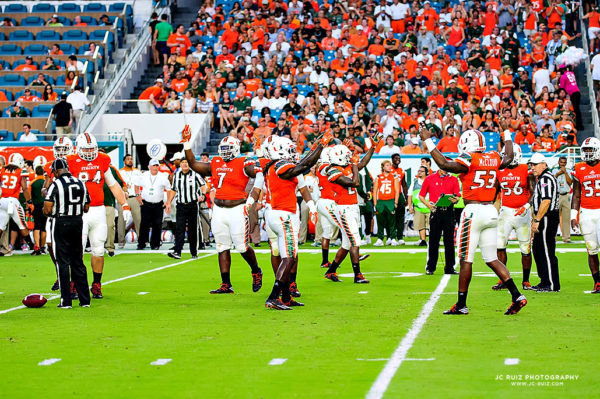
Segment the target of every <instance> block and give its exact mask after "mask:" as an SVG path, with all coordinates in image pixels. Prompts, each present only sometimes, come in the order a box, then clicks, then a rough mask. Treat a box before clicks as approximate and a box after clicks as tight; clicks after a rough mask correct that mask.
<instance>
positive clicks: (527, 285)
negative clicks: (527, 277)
mask: <svg viewBox="0 0 600 399" xmlns="http://www.w3.org/2000/svg"><path fill="white" fill-rule="evenodd" d="M521 286H522V287H523V289H524V290H525V291H531V290H532V289H533V288H531V283H530V282H529V281H523V284H521Z"/></svg>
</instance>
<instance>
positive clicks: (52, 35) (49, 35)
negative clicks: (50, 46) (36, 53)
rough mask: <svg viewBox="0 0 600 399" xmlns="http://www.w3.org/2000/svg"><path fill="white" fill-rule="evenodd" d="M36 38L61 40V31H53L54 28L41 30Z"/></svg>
mask: <svg viewBox="0 0 600 399" xmlns="http://www.w3.org/2000/svg"><path fill="white" fill-rule="evenodd" d="M35 40H53V41H59V40H60V33H58V32H56V31H53V30H43V31H41V32H38V34H37V35H35Z"/></svg>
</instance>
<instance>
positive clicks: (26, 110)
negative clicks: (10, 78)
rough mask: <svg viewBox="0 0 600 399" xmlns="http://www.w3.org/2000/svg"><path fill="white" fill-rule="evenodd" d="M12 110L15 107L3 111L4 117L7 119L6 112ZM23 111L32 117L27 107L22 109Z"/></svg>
mask: <svg viewBox="0 0 600 399" xmlns="http://www.w3.org/2000/svg"><path fill="white" fill-rule="evenodd" d="M15 98H18V97H16V96H15ZM12 109H13V107H7V108H4V109H3V110H2V116H3V117H6V111H8V110H12ZM22 109H23V110H24V111H25V113H26V114H27V116H31V111H30V110H29V109H28V108H27V107H22Z"/></svg>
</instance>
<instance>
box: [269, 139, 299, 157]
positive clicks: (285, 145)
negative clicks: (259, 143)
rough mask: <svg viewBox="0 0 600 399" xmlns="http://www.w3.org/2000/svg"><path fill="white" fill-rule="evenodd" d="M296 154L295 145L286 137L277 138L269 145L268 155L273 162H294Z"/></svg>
mask: <svg viewBox="0 0 600 399" xmlns="http://www.w3.org/2000/svg"><path fill="white" fill-rule="evenodd" d="M297 154H298V153H297V151H296V145H295V144H294V143H293V142H292V140H290V139H288V138H287V137H279V138H277V139H276V140H273V141H272V142H271V144H269V155H270V156H271V159H272V160H273V161H278V160H280V159H288V160H290V161H295V160H296V156H297Z"/></svg>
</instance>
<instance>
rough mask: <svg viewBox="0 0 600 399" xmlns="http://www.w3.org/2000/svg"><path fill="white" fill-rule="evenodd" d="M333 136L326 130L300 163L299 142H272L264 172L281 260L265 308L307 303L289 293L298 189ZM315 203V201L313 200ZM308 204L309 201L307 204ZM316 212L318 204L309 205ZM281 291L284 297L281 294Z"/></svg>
mask: <svg viewBox="0 0 600 399" xmlns="http://www.w3.org/2000/svg"><path fill="white" fill-rule="evenodd" d="M332 139H333V136H332V135H331V133H326V134H325V135H324V136H323V137H322V138H321V139H320V141H319V144H318V145H317V146H316V147H315V149H314V150H311V151H310V152H309V153H308V154H307V155H306V156H305V157H304V158H303V159H302V160H301V161H300V162H297V163H296V161H297V157H296V145H295V144H294V143H293V142H292V141H291V140H290V139H288V138H283V137H281V138H279V139H277V140H275V141H273V142H272V143H271V144H270V145H269V154H270V157H271V158H272V160H271V161H270V162H269V163H268V164H267V165H266V166H265V169H264V171H263V174H264V176H265V181H266V182H267V186H268V187H269V193H270V196H271V210H270V211H269V213H268V220H267V223H268V225H269V228H270V229H271V230H272V231H273V232H274V233H275V234H276V235H277V243H278V247H279V252H280V256H281V263H280V265H279V267H278V269H277V273H276V275H275V284H274V285H273V290H272V291H271V294H270V295H269V298H268V299H267V301H266V302H265V307H267V308H271V309H278V310H291V309H292V307H293V306H304V304H303V303H300V302H296V301H295V300H293V299H292V297H291V294H290V285H289V283H290V273H291V272H292V269H293V267H294V265H295V264H297V263H298V259H297V257H298V233H299V230H300V219H299V218H298V211H297V206H298V202H297V199H296V189H297V188H298V180H299V179H298V177H299V176H301V175H302V174H303V173H307V172H308V171H309V170H310V168H312V166H313V165H314V164H315V163H317V161H318V160H319V156H320V155H321V151H322V150H323V148H324V147H325V146H326V145H327V144H328V143H329V141H330V140H332ZM310 202H311V203H312V200H310ZM307 205H308V204H307ZM308 206H309V208H311V212H314V211H315V210H316V209H315V205H314V203H312V205H308ZM280 292H281V299H279V294H280Z"/></svg>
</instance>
